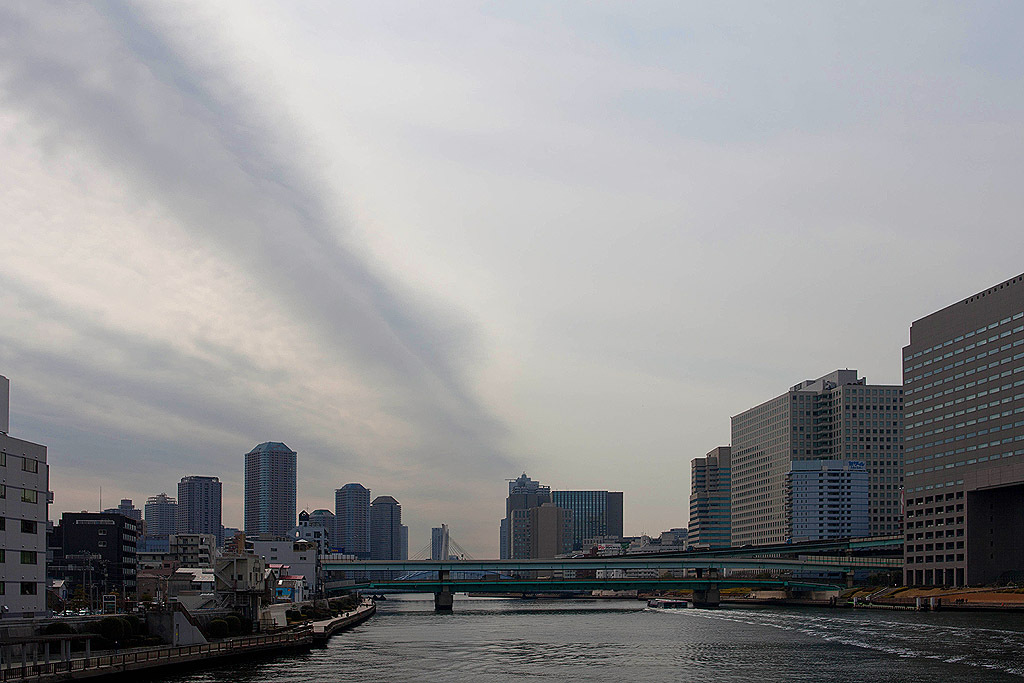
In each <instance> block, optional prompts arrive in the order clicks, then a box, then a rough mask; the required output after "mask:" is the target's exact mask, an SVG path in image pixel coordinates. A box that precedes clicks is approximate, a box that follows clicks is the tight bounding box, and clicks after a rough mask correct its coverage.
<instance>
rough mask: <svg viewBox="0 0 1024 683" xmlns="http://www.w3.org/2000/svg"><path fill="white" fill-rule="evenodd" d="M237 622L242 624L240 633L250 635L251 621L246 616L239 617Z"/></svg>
mask: <svg viewBox="0 0 1024 683" xmlns="http://www.w3.org/2000/svg"><path fill="white" fill-rule="evenodd" d="M238 618H239V620H240V621H241V622H242V628H241V632H242V633H252V619H250V618H249V617H246V616H242V615H239V617H238Z"/></svg>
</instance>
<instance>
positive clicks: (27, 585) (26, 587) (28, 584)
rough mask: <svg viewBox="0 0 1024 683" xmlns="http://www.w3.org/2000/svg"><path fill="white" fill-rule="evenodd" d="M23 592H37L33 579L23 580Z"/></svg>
mask: <svg viewBox="0 0 1024 683" xmlns="http://www.w3.org/2000/svg"><path fill="white" fill-rule="evenodd" d="M21 594H22V595H35V594H36V584H35V583H34V582H32V581H22V582H21Z"/></svg>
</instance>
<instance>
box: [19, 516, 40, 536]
mask: <svg viewBox="0 0 1024 683" xmlns="http://www.w3.org/2000/svg"><path fill="white" fill-rule="evenodd" d="M38 530H39V524H38V523H37V522H33V521H30V520H27V519H23V520H21V533H23V534H34V533H36V532H37V531H38Z"/></svg>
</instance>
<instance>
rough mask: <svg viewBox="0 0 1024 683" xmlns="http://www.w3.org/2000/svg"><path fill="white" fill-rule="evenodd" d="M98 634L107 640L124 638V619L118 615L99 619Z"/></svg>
mask: <svg viewBox="0 0 1024 683" xmlns="http://www.w3.org/2000/svg"><path fill="white" fill-rule="evenodd" d="M100 635H101V636H103V637H104V638H106V639H107V640H113V641H115V642H116V641H119V640H124V621H123V620H122V619H120V618H118V617H104V618H103V619H101V620H100Z"/></svg>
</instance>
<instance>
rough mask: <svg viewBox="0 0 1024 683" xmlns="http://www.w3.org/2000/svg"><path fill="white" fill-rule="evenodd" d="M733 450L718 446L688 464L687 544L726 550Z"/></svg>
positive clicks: (727, 544)
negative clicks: (688, 516)
mask: <svg viewBox="0 0 1024 683" xmlns="http://www.w3.org/2000/svg"><path fill="white" fill-rule="evenodd" d="M731 454H732V448H730V447H729V446H719V447H718V448H715V449H713V450H711V451H709V452H708V454H707V455H705V456H704V457H703V458H694V459H693V460H691V461H690V522H689V524H687V525H686V528H687V539H686V541H687V543H688V544H689V545H691V546H693V545H706V546H708V547H709V548H728V547H729V544H730V543H731V542H732V541H731V538H730V530H731V528H732V526H731V504H730V495H731V481H732V475H731V471H732V469H731V460H730V457H731Z"/></svg>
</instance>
